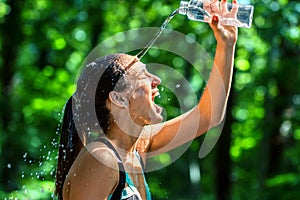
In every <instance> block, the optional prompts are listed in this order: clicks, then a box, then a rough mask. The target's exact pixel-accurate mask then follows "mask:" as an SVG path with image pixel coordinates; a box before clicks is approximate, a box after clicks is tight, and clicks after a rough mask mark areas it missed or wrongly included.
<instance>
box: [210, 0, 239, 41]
mask: <svg viewBox="0 0 300 200" xmlns="http://www.w3.org/2000/svg"><path fill="white" fill-rule="evenodd" d="M216 2H218V0H213V1H212V2H211V4H210V5H206V6H207V7H206V9H209V10H208V12H210V14H211V15H212V20H211V21H212V22H211V23H209V25H210V27H211V28H212V30H213V31H214V35H215V38H216V40H217V42H218V43H221V44H224V45H229V46H232V45H234V44H235V43H236V41H237V37H238V36H237V33H238V30H237V27H236V26H227V25H222V24H221V23H220V17H219V16H228V17H235V15H236V12H237V10H234V9H231V10H230V11H228V10H227V0H222V1H221V3H220V6H219V7H217V6H214V4H215V3H216ZM233 4H235V5H236V7H237V6H238V3H237V0H233ZM208 6H209V7H210V8H208Z"/></svg>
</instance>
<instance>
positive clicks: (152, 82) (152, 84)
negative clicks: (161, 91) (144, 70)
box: [151, 74, 161, 88]
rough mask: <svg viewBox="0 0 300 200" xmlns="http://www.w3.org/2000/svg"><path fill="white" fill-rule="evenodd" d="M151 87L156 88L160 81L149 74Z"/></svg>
mask: <svg viewBox="0 0 300 200" xmlns="http://www.w3.org/2000/svg"><path fill="white" fill-rule="evenodd" d="M151 79H152V81H151V87H152V88H156V87H157V86H158V85H159V84H160V83H161V80H160V78H159V77H158V76H155V75H154V74H151Z"/></svg>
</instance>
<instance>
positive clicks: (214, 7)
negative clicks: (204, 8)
mask: <svg viewBox="0 0 300 200" xmlns="http://www.w3.org/2000/svg"><path fill="white" fill-rule="evenodd" d="M210 8H211V11H212V12H214V13H218V12H219V10H220V8H219V1H218V0H213V1H212V2H211V4H210Z"/></svg>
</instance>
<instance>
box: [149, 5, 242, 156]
mask: <svg viewBox="0 0 300 200" xmlns="http://www.w3.org/2000/svg"><path fill="white" fill-rule="evenodd" d="M224 2H225V3H226V1H223V0H222V3H223V6H225V5H224ZM222 3H221V5H222ZM235 3H236V2H235ZM220 9H222V7H221V8H220ZM218 22H219V18H218V17H217V16H214V17H213V20H212V23H211V24H210V27H211V28H212V30H213V32H214V35H215V38H216V40H217V47H216V53H215V58H214V66H213V68H212V71H211V74H210V77H209V79H208V82H207V85H206V88H205V90H204V92H203V94H202V97H201V99H200V101H199V103H198V105H197V106H196V107H195V108H194V109H192V110H191V111H190V112H188V113H186V114H183V115H181V116H178V117H177V118H174V119H172V120H170V121H167V122H165V123H163V124H157V125H151V126H149V127H147V128H146V132H147V133H149V134H151V135H152V136H151V139H150V143H149V149H148V152H152V153H154V154H155V155H156V154H159V153H162V152H165V151H169V150H171V149H173V148H175V147H177V146H179V145H182V144H184V143H186V142H188V141H190V140H193V139H194V138H195V137H198V136H200V135H202V134H203V133H205V132H207V131H208V130H209V129H210V128H212V127H214V126H217V125H218V124H220V122H222V120H223V119H224V114H225V110H226V104H227V100H228V96H229V92H230V87H231V79H232V72H233V62H234V51H235V44H236V41H237V28H236V27H227V26H226V27H225V26H222V25H220V24H219V23H218Z"/></svg>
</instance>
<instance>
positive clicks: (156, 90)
mask: <svg viewBox="0 0 300 200" xmlns="http://www.w3.org/2000/svg"><path fill="white" fill-rule="evenodd" d="M157 96H159V90H158V89H157V88H156V89H153V90H152V101H153V102H154V99H155V97H157Z"/></svg>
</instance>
